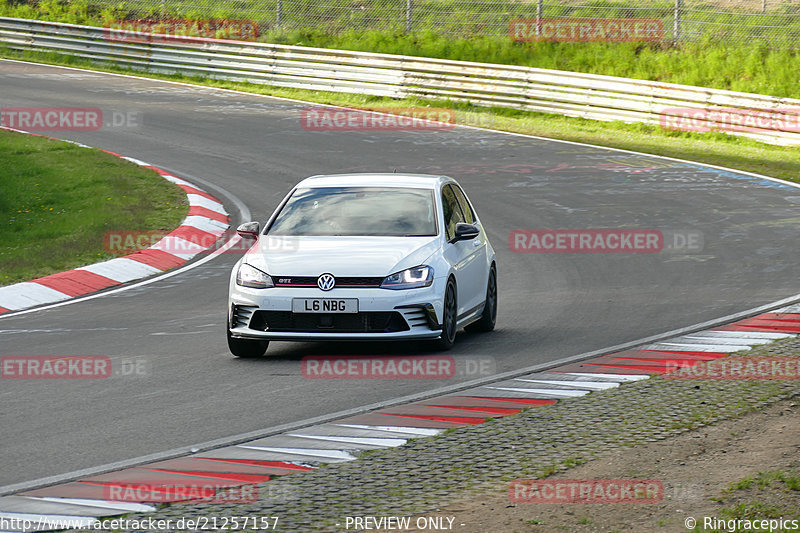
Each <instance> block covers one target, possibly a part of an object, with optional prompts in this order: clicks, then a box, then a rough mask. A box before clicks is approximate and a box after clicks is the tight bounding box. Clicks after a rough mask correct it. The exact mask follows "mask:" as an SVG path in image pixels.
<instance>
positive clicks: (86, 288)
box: [30, 270, 119, 296]
mask: <svg viewBox="0 0 800 533" xmlns="http://www.w3.org/2000/svg"><path fill="white" fill-rule="evenodd" d="M30 283H38V284H39V285H44V286H45V287H49V288H51V289H54V290H57V291H58V292H63V293H64V294H66V295H68V296H80V295H82V294H86V293H89V292H94V291H98V290H100V289H105V288H106V287H111V286H112V285H119V282H118V281H114V280H113V279H109V278H107V277H105V276H100V275H99V274H95V273H94V272H89V271H87V270H67V271H66V272H59V273H58V274H53V275H50V276H45V277H43V278H38V279H34V280H31V281H30Z"/></svg>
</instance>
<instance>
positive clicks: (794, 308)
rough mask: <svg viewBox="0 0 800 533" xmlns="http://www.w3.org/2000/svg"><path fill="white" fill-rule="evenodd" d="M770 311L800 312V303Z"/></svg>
mask: <svg viewBox="0 0 800 533" xmlns="http://www.w3.org/2000/svg"><path fill="white" fill-rule="evenodd" d="M770 313H800V304H794V305H789V306H787V307H781V308H780V309H775V310H774V311H770Z"/></svg>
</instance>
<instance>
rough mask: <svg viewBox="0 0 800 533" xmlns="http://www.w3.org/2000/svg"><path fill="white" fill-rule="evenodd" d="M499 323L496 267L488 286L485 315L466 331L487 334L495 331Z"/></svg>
mask: <svg viewBox="0 0 800 533" xmlns="http://www.w3.org/2000/svg"><path fill="white" fill-rule="evenodd" d="M496 321H497V272H495V269H494V265H492V269H491V270H490V271H489V281H488V283H487V284H486V303H485V304H484V306H483V314H482V315H481V317H480V318H479V319H478V320H477V321H476V322H473V323H472V324H470V325H469V326H466V327H465V328H464V329H465V330H467V331H470V332H486V331H492V330H493V329H494V324H495V322H496Z"/></svg>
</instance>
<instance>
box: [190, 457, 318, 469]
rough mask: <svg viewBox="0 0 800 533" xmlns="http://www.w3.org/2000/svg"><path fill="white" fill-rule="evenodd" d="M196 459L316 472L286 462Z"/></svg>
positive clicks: (307, 467)
mask: <svg viewBox="0 0 800 533" xmlns="http://www.w3.org/2000/svg"><path fill="white" fill-rule="evenodd" d="M195 459H202V460H203V461H220V462H223V463H236V464H240V465H253V466H266V467H270V468H284V469H286V470H298V471H304V470H314V469H313V468H311V467H310V466H303V465H296V464H294V463H287V462H284V461H261V460H259V459H218V458H216V457H195Z"/></svg>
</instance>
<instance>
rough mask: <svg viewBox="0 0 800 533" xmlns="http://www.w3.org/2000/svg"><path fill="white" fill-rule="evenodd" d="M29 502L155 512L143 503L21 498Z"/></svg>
mask: <svg viewBox="0 0 800 533" xmlns="http://www.w3.org/2000/svg"><path fill="white" fill-rule="evenodd" d="M22 497H23V498H28V499H29V500H41V501H45V502H52V503H64V504H71V505H83V506H89V507H100V508H103V509H116V510H119V511H126V512H131V513H133V512H136V513H150V512H152V511H155V510H156V507H155V506H154V505H145V504H143V503H130V502H118V501H114V500H89V499H85V498H54V497H52V496H43V497H39V496H22Z"/></svg>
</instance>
